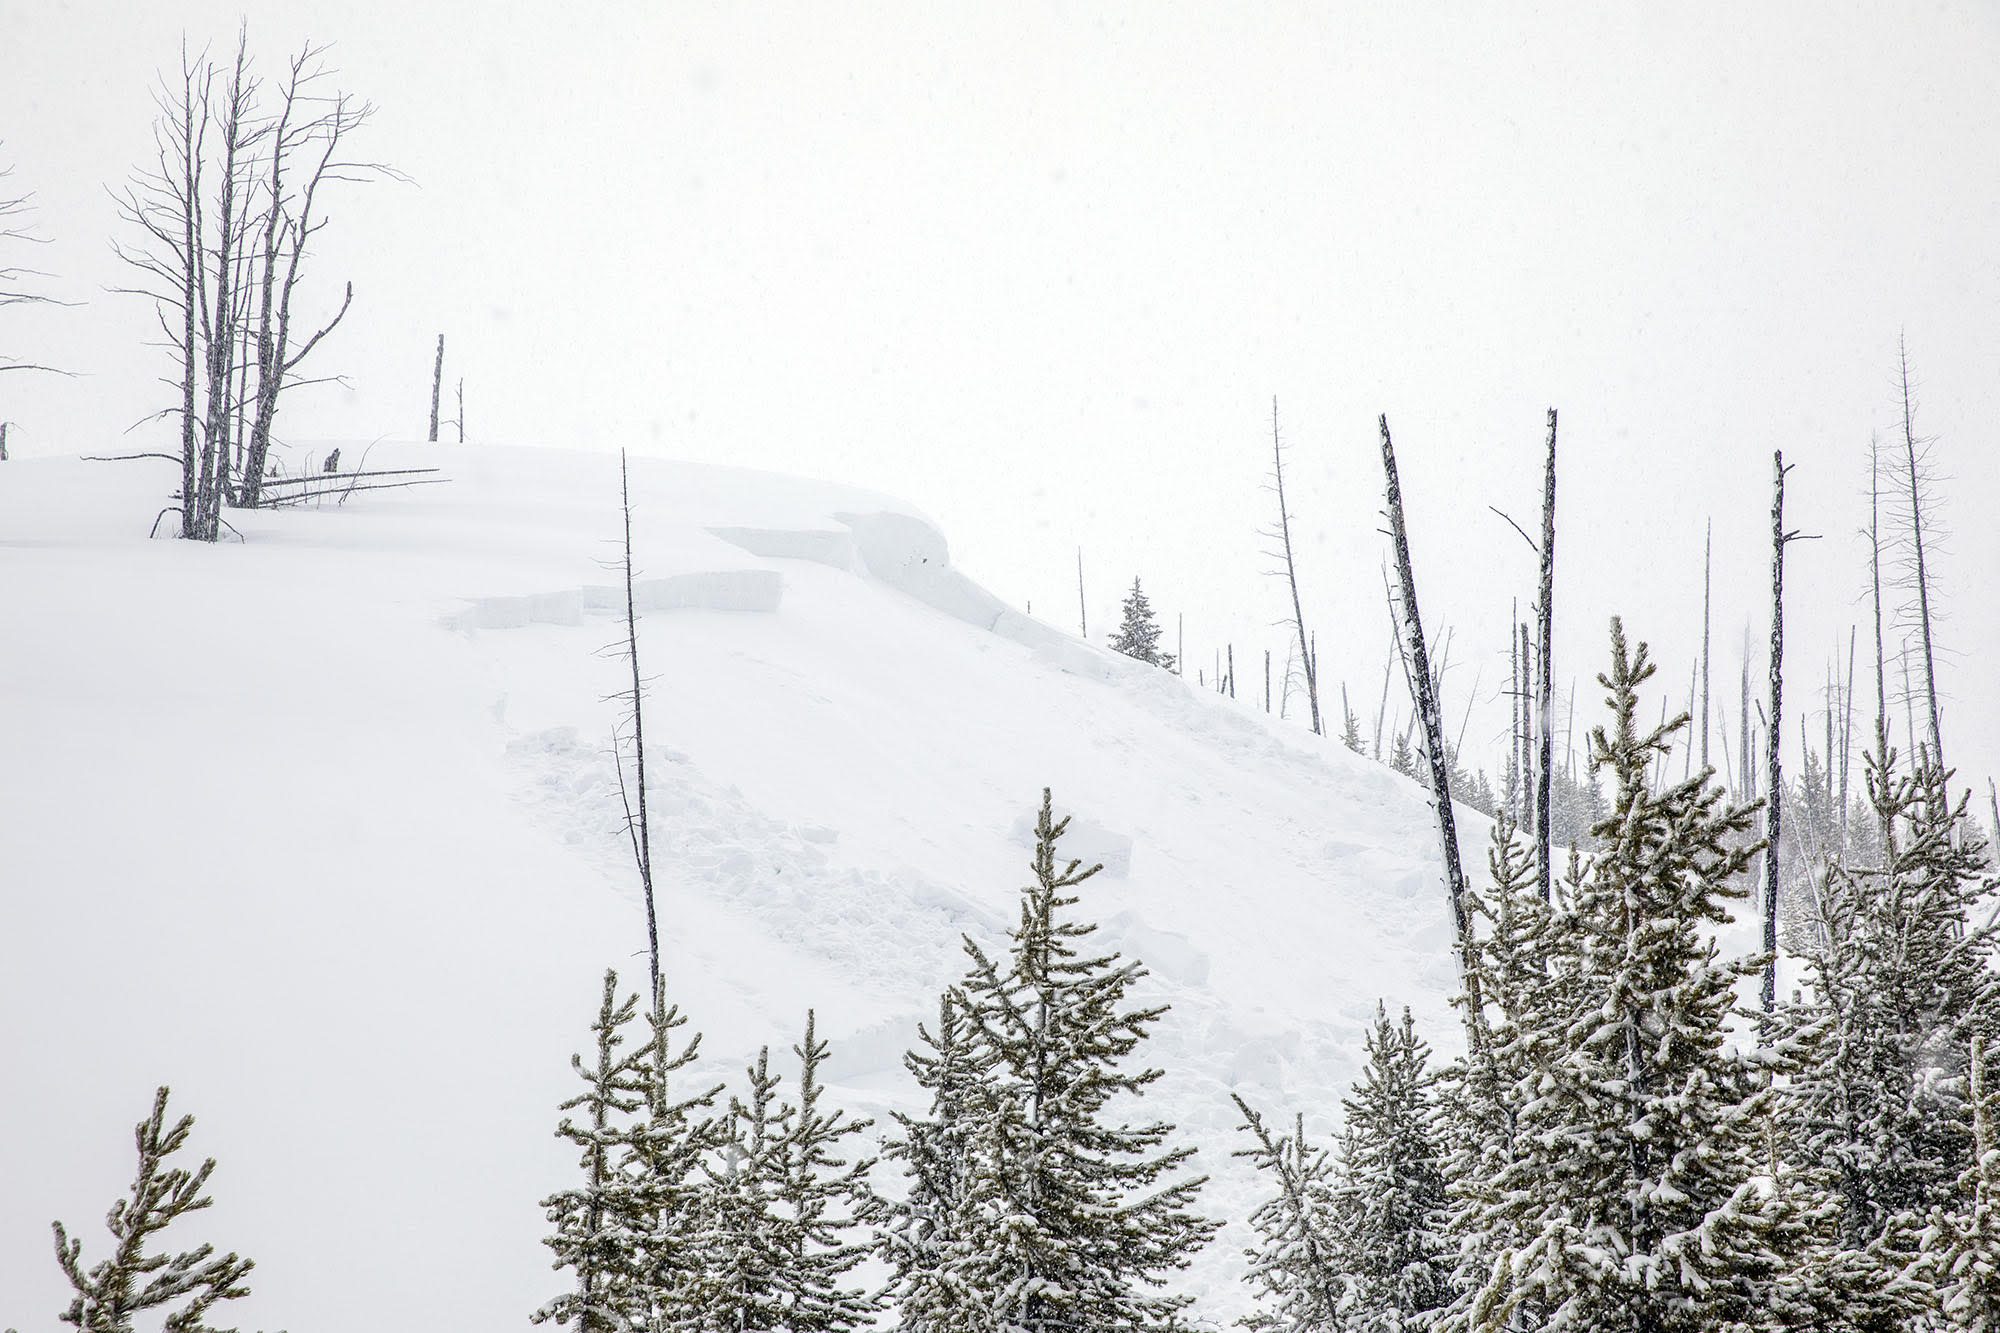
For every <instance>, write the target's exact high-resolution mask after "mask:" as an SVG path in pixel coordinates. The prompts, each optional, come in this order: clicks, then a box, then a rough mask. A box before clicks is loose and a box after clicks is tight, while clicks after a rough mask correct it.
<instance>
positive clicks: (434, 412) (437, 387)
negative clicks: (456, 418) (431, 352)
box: [431, 333, 444, 444]
mask: <svg viewBox="0 0 2000 1333" xmlns="http://www.w3.org/2000/svg"><path fill="white" fill-rule="evenodd" d="M443 391H444V335H443V334H442V333H440V334H439V335H438V349H437V360H436V361H434V362H432V363H431V443H432V444H436V443H437V442H438V395H439V394H440V393H442V392H443Z"/></svg>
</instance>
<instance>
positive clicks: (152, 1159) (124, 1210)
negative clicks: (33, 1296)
mask: <svg viewBox="0 0 2000 1333" xmlns="http://www.w3.org/2000/svg"><path fill="white" fill-rule="evenodd" d="M166 1117H167V1089H166V1088H164V1087H163V1088H160V1089H159V1090H158V1091H156V1092H155V1093H154V1094H153V1113H152V1114H151V1115H150V1116H148V1117H147V1118H146V1119H145V1120H142V1121H140V1122H139V1124H138V1125H137V1126H135V1127H134V1130H133V1137H134V1139H135V1140H136V1142H137V1146H138V1150H139V1169H138V1174H137V1175H136V1176H134V1177H133V1181H132V1193H131V1195H130V1197H129V1198H123V1199H120V1200H118V1201H117V1202H116V1203H114V1204H112V1205H111V1211H110V1213H109V1214H107V1215H106V1217H105V1219H104V1225H105V1227H106V1229H108V1230H109V1231H110V1232H111V1238H112V1240H113V1241H114V1242H115V1245H114V1247H113V1249H112V1253H111V1257H110V1258H108V1259H104V1260H101V1261H100V1262H98V1263H96V1264H94V1265H92V1266H91V1268H90V1270H89V1271H88V1272H86V1271H85V1270H84V1268H83V1262H82V1257H83V1242H82V1241H80V1240H73V1239H71V1238H70V1235H69V1232H68V1231H67V1230H66V1229H65V1228H64V1227H63V1224H62V1223H61V1222H56V1223H54V1224H53V1225H54V1227H55V1241H56V1262H57V1263H58V1264H59V1265H60V1266H61V1267H62V1271H63V1276H64V1277H66V1278H68V1279H69V1283H70V1286H71V1287H73V1288H74V1289H75V1291H76V1299H75V1300H73V1301H71V1302H70V1306H69V1309H68V1310H66V1311H64V1312H63V1315H62V1322H63V1323H65V1324H70V1325H72V1326H74V1327H75V1328H76V1329H77V1330H78V1331H79V1333H132V1324H133V1319H134V1317H135V1316H137V1315H140V1314H143V1313H146V1312H147V1311H152V1310H161V1309H165V1310H167V1311H168V1313H167V1315H166V1325H165V1326H166V1329H167V1333H234V1331H233V1330H218V1329H212V1328H210V1327H209V1326H208V1324H207V1322H206V1320H207V1317H208V1312H209V1310H210V1309H211V1308H212V1307H214V1306H215V1305H216V1304H217V1303H218V1302H220V1301H228V1300H235V1299H237V1298H238V1297H241V1296H247V1295H249V1294H250V1289H249V1288H248V1287H247V1286H245V1285H244V1284H243V1279H244V1278H245V1277H246V1276H248V1275H249V1273H250V1270H251V1269H252V1268H253V1267H255V1264H254V1263H253V1262H252V1261H251V1260H249V1259H240V1258H238V1257H237V1256H236V1255H235V1254H233V1253H232V1254H224V1255H220V1256H218V1255H216V1253H215V1247H214V1246H213V1245H208V1244H203V1245H198V1246H196V1247H195V1248H194V1249H192V1250H185V1251H182V1252H181V1253H179V1254H164V1253H161V1254H153V1253H148V1248H149V1243H150V1242H151V1240H152V1238H153V1237H154V1236H155V1235H157V1234H158V1233H159V1232H161V1231H163V1230H164V1229H166V1228H167V1227H168V1226H169V1225H171V1224H172V1223H173V1222H174V1221H175V1220H176V1219H177V1218H181V1217H185V1216H186V1215H187V1214H189V1213H193V1212H198V1211H200V1210H201V1209H203V1208H207V1207H209V1206H210V1205H211V1203H212V1202H213V1200H211V1199H209V1198H208V1196H206V1195H204V1194H203V1193H202V1190H203V1189H204V1188H205V1187H206V1186H207V1184H208V1178H209V1175H210V1174H211V1173H212V1172H213V1171H214V1170H215V1159H214V1158H212V1157H211V1158H209V1159H208V1160H207V1161H204V1162H203V1163H202V1164H201V1165H200V1166H198V1167H196V1168H195V1169H194V1170H192V1171H190V1170H188V1169H187V1168H186V1167H180V1166H174V1167H170V1166H168V1165H166V1161H167V1159H168V1158H169V1157H171V1156H173V1154H174V1153H176V1152H178V1151H179V1150H180V1149H181V1148H182V1146H183V1145H185V1144H186V1143H187V1137H188V1133H189V1131H191V1130H192V1129H193V1128H194V1117H193V1116H187V1115H184V1116H182V1117H181V1118H180V1119H179V1120H177V1121H175V1122H174V1124H173V1125H172V1127H171V1128H170V1127H168V1125H167V1119H166Z"/></svg>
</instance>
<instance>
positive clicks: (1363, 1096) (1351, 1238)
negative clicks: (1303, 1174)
mask: <svg viewBox="0 0 2000 1333" xmlns="http://www.w3.org/2000/svg"><path fill="white" fill-rule="evenodd" d="M1367 1047H1368V1062H1367V1064H1366V1065H1364V1066H1363V1067H1362V1072H1361V1079H1360V1081H1359V1082H1358V1083H1356V1084H1355V1088H1354V1095H1353V1096H1352V1097H1350V1098H1345V1099H1343V1100H1342V1102H1341V1108H1342V1110H1343V1111H1344V1112H1345V1119H1344V1122H1343V1125H1342V1129H1341V1136H1340V1151H1339V1164H1338V1168H1337V1172H1336V1178H1337V1181H1338V1183H1337V1185H1336V1187H1335V1192H1334V1199H1335V1215H1336V1217H1337V1219H1338V1226H1337V1229H1336V1233H1335V1234H1336V1235H1337V1237H1338V1239H1339V1245H1340V1251H1339V1252H1340V1255H1341V1258H1342V1263H1341V1268H1342V1271H1343V1273H1344V1274H1345V1276H1346V1278H1347V1281H1348V1282H1349V1284H1350V1289H1349V1296H1348V1299H1347V1302H1346V1305H1345V1309H1344V1315H1345V1318H1344V1320H1343V1324H1342V1327H1344V1328H1345V1329H1348V1330H1352V1331H1353V1333H1404V1330H1406V1329H1416V1328H1419V1327H1422V1326H1423V1325H1424V1323H1425V1322H1426V1319H1427V1316H1428V1315H1429V1313H1430V1312H1431V1311H1433V1310H1436V1309H1438V1308H1439V1307H1441V1306H1443V1305H1444V1304H1445V1303H1446V1302H1447V1301H1449V1300H1450V1298H1451V1295H1452V1285H1451V1266H1452V1263H1451V1248H1452V1246H1451V1240H1450V1237H1449V1236H1448V1235H1447V1233H1446V1230H1445V1220H1446V1199H1445V1179H1444V1160H1443V1151H1442V1149H1441V1146H1440V1144H1439V1141H1438V1140H1439V1134H1438V1128H1439V1126H1438V1108H1437V1102H1436V1098H1435V1094H1434V1087H1435V1084H1436V1076H1435V1075H1434V1074H1433V1073H1432V1072H1431V1071H1430V1070H1429V1068H1428V1067H1427V1066H1428V1062H1429V1058H1430V1048H1429V1047H1428V1046H1427V1045H1426V1044H1425V1043H1424V1042H1423V1041H1422V1040H1421V1039H1420V1038H1419V1037H1418V1036H1417V1029H1416V1022H1415V1020H1414V1019H1413V1018H1411V1016H1410V1011H1409V1010H1408V1009H1405V1010H1403V1016H1402V1020H1401V1021H1400V1022H1398V1023H1392V1022H1390V1020H1389V1013H1388V1010H1387V1008H1386V1007H1384V1006H1381V1005H1378V1006H1377V1007H1376V1012H1375V1024H1374V1026H1373V1027H1372V1028H1371V1029H1370V1030H1369V1032H1368V1035H1367Z"/></svg>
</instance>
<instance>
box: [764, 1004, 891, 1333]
mask: <svg viewBox="0 0 2000 1333" xmlns="http://www.w3.org/2000/svg"><path fill="white" fill-rule="evenodd" d="M792 1053H793V1054H794V1055H796V1056H798V1057H799V1106H798V1113H797V1114H796V1115H795V1116H794V1117H793V1119H792V1121H791V1123H790V1125H788V1126H787V1127H786V1132H785V1135H784V1138H783V1142H782V1144H781V1152H780V1157H781V1161H782V1165H783V1174H782V1176H781V1177H780V1179H779V1184H778V1190H777V1197H778V1199H779V1201H780V1202H781V1203H782V1204H783V1205H784V1207H785V1209H786V1210H787V1211H788V1214H789V1215H788V1217H787V1219H786V1220H787V1221H788V1222H789V1224H790V1235H791V1241H792V1249H791V1253H790V1254H789V1255H788V1256H787V1264H786V1268H785V1272H784V1277H783V1283H782V1285H783V1286H784V1287H785V1289H786V1291H787V1302H786V1316H785V1324H784V1327H785V1328H786V1329H788V1330H790V1331H791V1333H847V1331H848V1330H850V1329H854V1328H857V1327H860V1326H862V1325H864V1324H867V1323H869V1322H870V1320H871V1319H872V1318H873V1317H874V1314H875V1311H876V1309H877V1308H878V1304H879V1303H878V1301H877V1299H876V1298H875V1297H873V1296H870V1295H868V1294H867V1293H865V1292H863V1291H862V1290H860V1289H859V1288H851V1287H849V1286H847V1285H846V1282H845V1279H846V1276H847V1274H848V1273H849V1272H850V1271H851V1270H852V1269H853V1268H854V1267H855V1265H857V1264H859V1263H860V1262H861V1261H862V1260H863V1259H864V1258H866V1257H867V1254H868V1249H869V1247H868V1246H867V1245H866V1244H864V1243H861V1242H859V1241H857V1240H855V1239H854V1237H855V1236H856V1235H857V1234H858V1229H859V1227H860V1225H861V1223H862V1222H863V1221H864V1219H866V1218H867V1217H869V1216H871V1215H872V1214H873V1212H874V1208H875V1203H876V1200H875V1194H874V1191H873V1190H872V1189H870V1188H869V1184H868V1174H869V1172H870V1171H871V1170H873V1169H874V1166H875V1159H874V1158H872V1157H856V1158H853V1159H851V1160H850V1159H848V1158H844V1157H841V1156H839V1155H838V1154H837V1152H836V1151H835V1150H836V1148H837V1147H838V1145H839V1144H840V1143H841V1141H842V1140H843V1139H848V1138H851V1137H853V1136H854V1135H857V1134H860V1133H861V1132H862V1131H863V1130H865V1129H867V1128H868V1126H869V1125H871V1124H873V1123H874V1122H873V1121H872V1120H851V1119H849V1118H848V1117H847V1114H846V1113H845V1112H844V1111H840V1110H834V1111H831V1112H829V1111H827V1110H826V1109H825V1107H824V1106H823V1105H822V1102H823V1100H824V1098H825V1095H826V1089H825V1088H824V1087H823V1086H822V1085H821V1083H820V1072H819V1071H820V1066H821V1065H822V1064H823V1063H825V1061H826V1057H827V1053H828V1045H827V1043H826V1042H823V1041H820V1040H819V1039H818V1038H817V1037H816V1035H815V1033H814V1027H813V1013H812V1011H811V1010H807V1011H806V1030H805V1037H804V1040H803V1041H802V1042H801V1044H799V1045H797V1046H794V1047H792Z"/></svg>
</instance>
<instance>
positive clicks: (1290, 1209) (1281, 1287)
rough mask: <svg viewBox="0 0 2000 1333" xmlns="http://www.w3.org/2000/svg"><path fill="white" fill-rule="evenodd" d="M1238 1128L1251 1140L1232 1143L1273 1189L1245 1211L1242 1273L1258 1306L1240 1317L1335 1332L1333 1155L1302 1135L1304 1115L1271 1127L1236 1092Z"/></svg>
mask: <svg viewBox="0 0 2000 1333" xmlns="http://www.w3.org/2000/svg"><path fill="white" fill-rule="evenodd" d="M1230 1099H1231V1100H1232V1101H1234V1102H1235V1103H1236V1109H1237V1110H1238V1111H1240V1112H1242V1114H1243V1126H1242V1127H1243V1129H1244V1130H1246V1131H1247V1132H1248V1133H1249V1134H1250V1136H1251V1137H1252V1138H1253V1139H1254V1140H1256V1141H1255V1142H1254V1143H1253V1144H1252V1145H1251V1146H1250V1147H1248V1148H1239V1149H1237V1150H1236V1153H1235V1156H1237V1157H1247V1158H1249V1159H1250V1161H1251V1164H1252V1165H1254V1166H1255V1167H1256V1168H1257V1170H1258V1171H1260V1172H1262V1173H1263V1175H1264V1183H1265V1186H1266V1187H1267V1188H1269V1189H1274V1190H1276V1191H1277V1192H1276V1193H1275V1194H1273V1195H1271V1196H1270V1197H1268V1198H1266V1199H1265V1200H1264V1201H1263V1202H1262V1203H1260V1204H1258V1205H1257V1208H1256V1210H1255V1211H1254V1212H1252V1213H1251V1214H1250V1227H1251V1229H1252V1230H1254V1231H1255V1232H1256V1233H1257V1240H1258V1244H1257V1247H1256V1248H1255V1249H1251V1250H1245V1251H1244V1256H1245V1257H1246V1258H1247V1259H1249V1261H1250V1269H1249V1271H1248V1272H1246V1273H1245V1274H1244V1275H1243V1280H1244V1281H1245V1282H1248V1283H1249V1284H1250V1286H1251V1289H1252V1290H1253V1291H1255V1292H1256V1293H1257V1309H1256V1310H1254V1311H1253V1312H1251V1313H1250V1314H1248V1315H1245V1316H1244V1317H1243V1319H1242V1320H1241V1321H1240V1322H1241V1323H1242V1325H1243V1326H1244V1327H1245V1328H1249V1329H1255V1330H1258V1333H1339V1331H1340V1330H1342V1329H1344V1328H1345V1327H1346V1325H1345V1323H1343V1321H1342V1317H1341V1311H1342V1309H1343V1308H1344V1305H1345V1303H1346V1301H1347V1299H1348V1296H1349V1292H1350V1290H1351V1283H1350V1282H1349V1280H1348V1278H1347V1276H1346V1273H1345V1271H1344V1269H1343V1261H1342V1253H1343V1246H1342V1244H1341V1239H1340V1235H1339V1224H1340V1219H1339V1217H1338V1215H1337V1206H1336V1204H1335V1201H1334V1193H1333V1157H1332V1155H1331V1154H1329V1153H1328V1152H1327V1151H1326V1149H1324V1148H1314V1147H1311V1146H1310V1145H1308V1144H1307V1143H1306V1128H1305V1119H1304V1117H1302V1116H1300V1117H1295V1118H1294V1119H1293V1122H1292V1132H1291V1133H1290V1134H1279V1135H1273V1134H1272V1133H1271V1131H1270V1130H1269V1129H1268V1128H1266V1126H1265V1124H1264V1119H1263V1117H1262V1116H1260V1115H1258V1114H1257V1112H1256V1111H1254V1110H1252V1109H1251V1107H1250V1104H1249V1103H1248V1102H1246V1101H1244V1100H1243V1099H1242V1098H1241V1097H1239V1096H1237V1095H1236V1094H1235V1093H1231V1094H1230Z"/></svg>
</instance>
